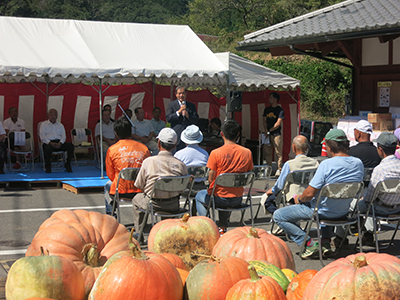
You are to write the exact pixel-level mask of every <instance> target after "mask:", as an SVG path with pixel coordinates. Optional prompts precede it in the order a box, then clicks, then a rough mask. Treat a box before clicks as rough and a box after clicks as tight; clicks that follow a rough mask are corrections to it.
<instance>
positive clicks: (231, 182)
mask: <svg viewBox="0 0 400 300" xmlns="http://www.w3.org/2000/svg"><path fill="white" fill-rule="evenodd" d="M254 178H255V175H254V173H253V172H246V173H223V174H219V175H218V177H217V178H216V179H215V182H214V187H213V189H212V192H211V197H210V202H209V203H208V207H207V215H210V208H211V211H212V219H213V221H214V222H215V211H216V210H219V211H227V212H230V213H232V212H233V211H241V212H242V217H241V219H240V224H243V225H244V226H246V224H245V223H244V221H243V219H244V213H245V210H246V209H250V215H251V226H253V227H254V217H253V209H252V207H253V203H252V200H251V188H252V186H253V183H254ZM217 185H218V186H222V187H245V186H247V185H249V189H248V192H247V196H246V202H245V203H242V204H241V205H240V206H239V207H227V208H220V207H216V205H215V201H214V191H215V188H216V186H217Z"/></svg>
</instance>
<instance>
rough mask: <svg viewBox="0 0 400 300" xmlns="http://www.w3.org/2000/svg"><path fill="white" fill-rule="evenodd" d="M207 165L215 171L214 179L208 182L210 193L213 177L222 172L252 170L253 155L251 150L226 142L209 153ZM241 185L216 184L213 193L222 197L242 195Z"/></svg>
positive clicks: (209, 192)
mask: <svg viewBox="0 0 400 300" xmlns="http://www.w3.org/2000/svg"><path fill="white" fill-rule="evenodd" d="M207 167H208V168H209V169H210V170H213V171H215V172H216V173H215V177H214V180H213V181H212V182H211V183H210V187H209V189H208V194H209V195H211V192H212V188H213V186H214V182H215V178H217V176H218V175H219V174H222V173H244V172H250V171H251V170H253V156H252V154H251V151H250V150H249V149H247V148H245V147H242V146H240V145H237V144H227V145H224V146H222V147H219V148H217V149H215V150H213V151H211V153H210V157H209V158H208V162H207ZM243 190H244V189H243V187H239V188H225V187H221V186H217V187H216V188H215V192H214V195H217V196H219V197H223V198H233V197H242V196H243Z"/></svg>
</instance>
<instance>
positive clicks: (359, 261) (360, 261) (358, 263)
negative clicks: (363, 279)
mask: <svg viewBox="0 0 400 300" xmlns="http://www.w3.org/2000/svg"><path fill="white" fill-rule="evenodd" d="M353 266H354V267H356V268H362V267H365V266H368V262H367V258H366V257H365V255H360V256H357V257H356V259H355V260H354V262H353Z"/></svg>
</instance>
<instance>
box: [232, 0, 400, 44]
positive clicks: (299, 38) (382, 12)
mask: <svg viewBox="0 0 400 300" xmlns="http://www.w3.org/2000/svg"><path fill="white" fill-rule="evenodd" d="M399 33H400V0H348V1H344V2H341V3H338V4H335V5H332V6H329V7H326V8H323V9H320V10H317V11H314V12H311V13H308V14H305V15H302V16H299V17H297V18H294V19H291V20H288V21H285V22H282V23H279V24H276V25H273V26H270V27H267V28H264V29H261V30H259V31H256V32H253V33H250V34H248V35H245V36H244V39H245V40H244V41H242V42H239V45H240V46H239V49H243V50H246V48H247V47H252V46H256V45H261V44H263V45H264V46H265V47H278V46H284V45H288V44H289V43H294V44H299V43H302V44H305V43H315V42H328V41H335V40H340V39H348V38H356V37H361V36H373V35H374V34H375V35H381V34H399Z"/></svg>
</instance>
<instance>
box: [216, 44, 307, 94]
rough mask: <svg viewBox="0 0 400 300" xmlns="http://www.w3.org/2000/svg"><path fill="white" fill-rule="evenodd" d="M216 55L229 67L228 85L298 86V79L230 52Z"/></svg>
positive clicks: (275, 87)
mask: <svg viewBox="0 0 400 300" xmlns="http://www.w3.org/2000/svg"><path fill="white" fill-rule="evenodd" d="M215 56H216V57H218V59H219V60H220V61H221V62H222V63H223V64H224V65H225V67H227V68H228V69H229V73H228V74H229V86H230V87H239V88H240V87H251V86H255V87H265V88H269V89H291V90H294V89H296V88H297V87H300V80H297V79H294V78H292V77H290V76H287V75H285V74H282V73H279V72H277V71H274V70H271V69H269V68H267V67H264V66H262V65H260V64H257V63H255V62H253V61H251V60H248V59H246V58H243V57H240V56H238V55H236V54H233V53H230V52H222V53H216V54H215Z"/></svg>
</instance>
